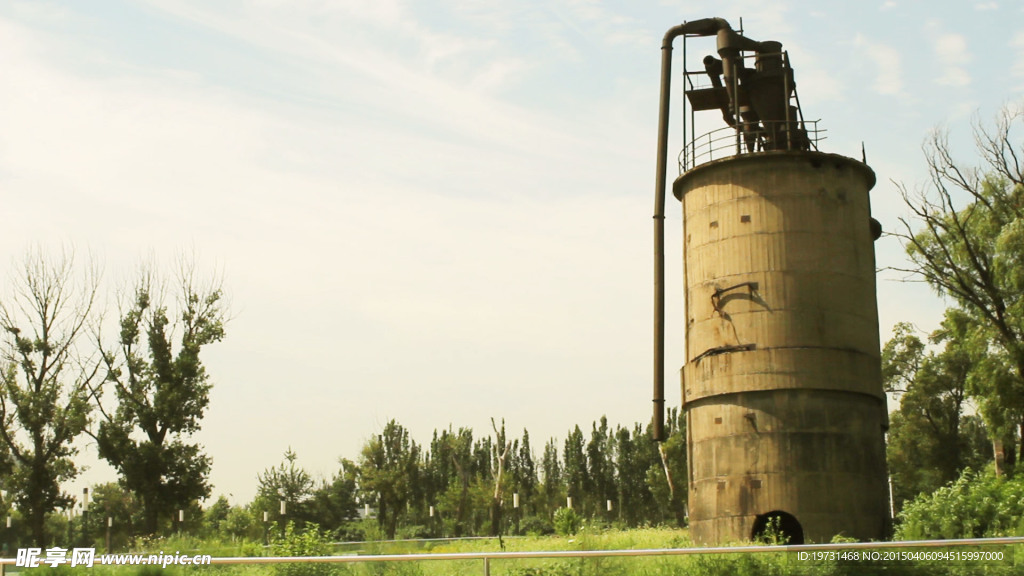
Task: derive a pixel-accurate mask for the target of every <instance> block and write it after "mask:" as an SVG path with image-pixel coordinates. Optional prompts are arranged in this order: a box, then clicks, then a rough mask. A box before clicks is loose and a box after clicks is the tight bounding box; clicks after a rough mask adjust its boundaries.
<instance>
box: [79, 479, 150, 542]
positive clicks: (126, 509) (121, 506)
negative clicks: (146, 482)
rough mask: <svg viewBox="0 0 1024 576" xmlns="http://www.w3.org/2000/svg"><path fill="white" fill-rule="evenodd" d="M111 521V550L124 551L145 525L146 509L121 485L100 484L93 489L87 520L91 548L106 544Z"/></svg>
mask: <svg viewBox="0 0 1024 576" xmlns="http://www.w3.org/2000/svg"><path fill="white" fill-rule="evenodd" d="M107 518H110V539H111V547H112V548H113V549H115V550H118V549H123V548H124V547H125V546H126V545H127V544H128V541H129V540H130V539H131V538H132V536H133V535H134V534H135V531H136V528H137V527H138V526H139V525H140V524H141V521H142V508H141V507H140V506H139V502H138V500H137V499H136V498H135V495H134V494H132V493H131V492H129V491H128V490H126V489H125V488H124V487H123V486H121V485H120V484H119V483H117V482H105V483H103V484H97V485H96V486H94V487H93V489H92V500H91V501H90V503H89V510H88V517H87V518H86V521H87V522H88V527H87V532H88V534H89V542H88V543H86V545H87V546H91V545H92V544H93V543H95V542H105V541H106V534H107Z"/></svg>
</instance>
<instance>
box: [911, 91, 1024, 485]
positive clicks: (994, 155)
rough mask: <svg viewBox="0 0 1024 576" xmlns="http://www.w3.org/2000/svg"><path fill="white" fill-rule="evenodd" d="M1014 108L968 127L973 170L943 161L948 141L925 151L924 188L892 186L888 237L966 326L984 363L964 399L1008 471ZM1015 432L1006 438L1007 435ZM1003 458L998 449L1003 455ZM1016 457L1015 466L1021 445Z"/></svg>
mask: <svg viewBox="0 0 1024 576" xmlns="http://www.w3.org/2000/svg"><path fill="white" fill-rule="evenodd" d="M1021 131H1024V108H1022V107H1011V106H1007V107H1005V108H1004V109H1003V110H1002V112H1001V113H1000V114H999V115H998V116H997V118H996V121H995V123H994V125H992V126H987V125H985V124H983V123H981V122H975V123H974V130H973V132H974V140H975V145H976V149H977V152H978V154H979V156H980V158H981V164H980V165H976V166H973V165H967V164H963V163H961V162H958V161H957V160H956V159H955V158H954V157H953V152H952V148H951V146H950V143H949V135H948V133H947V132H945V131H941V130H939V131H936V132H934V133H933V135H932V136H931V137H930V138H929V140H928V142H927V143H926V145H925V157H926V159H927V163H928V172H929V176H930V182H929V184H928V185H927V186H924V187H921V188H919V189H917V190H914V191H911V190H908V189H907V188H906V187H904V186H902V185H900V186H899V190H900V193H901V195H902V197H903V201H904V202H905V204H906V205H907V207H908V208H909V209H910V211H911V217H910V218H909V219H901V220H900V225H901V226H900V228H899V230H897V231H896V232H895V233H893V235H895V236H897V237H898V238H899V239H900V240H901V241H902V243H903V246H904V248H905V249H906V251H907V254H908V255H909V257H910V266H909V267H907V268H895V269H896V270H901V271H903V272H907V273H909V274H910V275H911V276H912V277H916V278H918V279H921V280H923V281H925V282H927V283H928V284H929V285H930V286H932V287H933V288H934V289H935V290H937V291H938V292H939V293H940V294H941V295H943V296H947V297H949V298H951V299H952V300H954V301H955V302H956V305H957V306H958V307H959V308H960V309H962V311H963V312H964V313H965V314H966V315H967V316H968V317H969V318H970V319H971V326H970V330H969V341H970V342H972V343H973V346H974V347H975V351H976V352H979V353H980V354H979V355H980V356H982V357H983V358H984V361H982V362H979V363H978V365H976V366H975V367H974V368H973V369H972V374H971V376H970V377H969V392H970V393H971V395H972V396H973V397H974V398H975V400H976V401H977V402H978V405H979V408H980V409H981V412H982V415H983V416H984V417H985V419H986V423H987V424H988V426H989V429H990V430H991V431H992V436H993V443H994V446H995V448H996V458H997V464H998V461H999V460H1000V459H1001V458H1005V462H1006V464H1007V465H1008V466H1012V465H1013V463H1014V461H1015V460H1016V456H1017V454H1018V452H1017V451H1015V450H1014V449H1013V448H1014V442H1016V440H1015V437H1016V436H1017V434H1015V432H1016V431H1019V432H1020V433H1021V435H1022V436H1024V165H1022V159H1024V140H1021V139H1020V135H1021ZM1015 429H1016V430H1015ZM1004 448H1005V449H1004ZM1019 455H1020V456H1021V457H1022V458H1024V443H1022V444H1021V445H1020V451H1019Z"/></svg>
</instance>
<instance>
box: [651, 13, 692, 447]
mask: <svg viewBox="0 0 1024 576" xmlns="http://www.w3.org/2000/svg"><path fill="white" fill-rule="evenodd" d="M698 22H700V21H698ZM693 24H696V22H694V23H691V25H690V26H689V28H693ZM687 28H688V26H687V24H686V23H683V24H680V25H678V26H673V27H672V28H669V29H668V31H667V32H665V38H664V39H663V40H662V41H661V90H660V97H659V102H658V167H657V174H656V178H655V186H654V417H653V420H652V422H651V435H652V436H653V437H654V439H655V440H656V441H658V442H662V441H664V440H665V184H666V175H665V170H666V167H667V164H668V111H669V94H670V92H671V86H672V41H673V40H675V39H676V37H677V36H681V35H683V34H685V33H686V32H687Z"/></svg>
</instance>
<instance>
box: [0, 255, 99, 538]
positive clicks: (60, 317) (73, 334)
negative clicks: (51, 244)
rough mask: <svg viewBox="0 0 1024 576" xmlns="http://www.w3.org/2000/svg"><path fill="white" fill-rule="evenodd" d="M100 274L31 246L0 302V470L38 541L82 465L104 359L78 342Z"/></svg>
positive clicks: (67, 497) (65, 504)
mask: <svg viewBox="0 0 1024 576" xmlns="http://www.w3.org/2000/svg"><path fill="white" fill-rule="evenodd" d="M96 276H97V275H96V274H95V273H87V274H86V275H85V276H84V277H83V278H81V279H79V278H76V272H75V267H74V259H73V257H71V256H69V255H67V254H64V255H62V256H61V257H59V258H57V259H55V260H53V261H50V260H49V259H48V258H47V256H45V255H44V254H43V252H42V251H36V252H32V253H30V254H29V255H28V256H27V257H26V258H25V260H24V262H23V267H22V270H21V271H20V272H19V273H18V274H16V275H15V276H13V277H12V283H13V290H12V291H11V293H10V295H9V296H8V298H6V299H5V300H4V301H3V302H2V303H0V327H2V329H3V338H4V340H3V343H2V350H0V357H2V359H3V366H2V367H0V369H2V374H0V376H2V382H0V472H8V473H9V476H8V477H7V479H6V481H5V482H4V484H5V488H7V489H8V490H10V491H11V492H13V493H14V494H15V497H14V499H15V502H16V503H17V506H18V508H19V509H20V510H21V511H22V512H23V513H24V514H25V516H26V520H27V522H28V529H29V531H30V533H31V538H32V543H33V544H34V545H35V546H45V545H47V544H48V537H47V536H48V535H47V531H46V517H47V514H49V513H50V512H53V511H55V510H58V509H63V508H67V507H69V506H71V505H72V504H73V502H74V500H73V498H72V497H71V496H70V495H68V494H66V493H65V492H64V491H63V490H62V489H61V484H62V483H63V482H66V481H68V480H71V479H73V478H75V477H76V476H77V475H78V472H79V468H78V467H77V466H76V465H75V462H74V460H73V458H74V456H75V455H76V454H77V453H78V450H77V448H75V447H74V445H73V442H74V441H75V439H76V438H78V437H79V435H80V434H82V433H83V432H84V431H85V430H86V426H87V424H88V419H89V413H90V410H91V405H90V402H89V398H90V386H91V384H92V381H93V379H94V378H95V377H96V374H97V367H98V363H97V362H95V361H94V359H93V358H91V357H90V356H89V354H87V353H84V352H83V351H82V349H81V347H80V345H81V344H82V340H83V338H84V337H85V336H86V334H85V332H86V330H87V328H88V323H89V321H90V319H91V317H92V313H93V306H94V303H95V301H96V292H97V288H96V286H97V277H96Z"/></svg>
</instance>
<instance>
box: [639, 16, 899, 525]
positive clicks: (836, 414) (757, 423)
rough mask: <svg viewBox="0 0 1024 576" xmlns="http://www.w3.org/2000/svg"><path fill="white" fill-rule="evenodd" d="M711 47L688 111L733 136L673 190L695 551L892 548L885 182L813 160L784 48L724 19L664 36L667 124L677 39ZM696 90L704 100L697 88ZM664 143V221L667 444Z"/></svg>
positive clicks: (703, 155) (837, 163)
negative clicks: (776, 538) (772, 539)
mask: <svg viewBox="0 0 1024 576" xmlns="http://www.w3.org/2000/svg"><path fill="white" fill-rule="evenodd" d="M711 35H714V36H717V40H718V56H719V57H720V58H716V57H714V56H708V57H706V58H705V59H704V70H702V71H700V72H699V73H692V72H686V73H685V78H686V81H687V85H686V88H687V89H686V90H685V92H686V97H687V98H686V99H687V102H688V106H689V108H690V109H691V110H692V111H701V110H718V111H720V112H721V114H722V116H723V118H724V119H725V121H726V123H727V124H728V126H727V127H725V128H723V129H722V130H720V131H717V132H712V133H710V134H707V135H703V136H700V137H699V138H692V139H690V141H689V142H688V145H687V147H686V148H685V149H684V150H683V153H682V155H681V157H680V174H681V175H680V176H679V178H678V179H677V180H676V181H675V183H674V185H673V192H674V194H675V196H676V198H678V199H679V200H680V201H681V203H682V207H683V226H684V230H683V237H684V240H683V244H684V245H683V252H684V277H685V282H684V283H685V291H686V294H685V301H686V314H685V318H686V328H685V330H686V354H685V357H686V363H685V365H684V366H683V368H682V371H681V376H682V396H683V412H684V415H685V418H686V426H687V435H688V437H687V444H688V460H689V478H688V487H689V510H690V527H691V534H692V537H693V539H694V541H696V542H698V543H702V544H718V543H726V542H735V541H744V540H752V539H756V538H757V537H758V536H759V534H761V533H763V532H764V531H765V530H767V529H768V528H769V527H771V526H774V528H775V529H776V530H779V531H781V532H783V533H784V534H785V535H786V536H788V537H789V538H790V541H791V542H792V543H802V542H805V541H807V542H822V541H828V540H830V539H831V538H832V537H833V536H836V535H840V534H841V535H844V536H848V537H853V538H856V539H860V540H869V539H881V538H883V537H884V536H885V535H886V530H887V526H888V524H889V508H888V490H887V484H886V471H885V446H884V432H885V429H886V428H887V412H886V402H885V394H884V392H883V390H882V382H881V370H880V354H879V339H878V310H877V301H876V295H875V258H874V247H873V241H874V239H875V238H877V236H878V234H879V233H880V227H879V225H878V223H877V222H876V221H874V220H873V219H872V218H871V213H870V204H869V198H868V191H869V190H870V189H871V187H872V186H873V185H874V183H875V176H874V172H872V170H871V169H870V168H869V167H868V166H867V165H866V164H864V163H863V162H860V161H857V160H854V159H851V158H846V157H843V156H838V155H835V154H826V153H823V152H819V151H817V140H818V137H817V133H818V132H817V126H816V123H810V122H805V121H804V120H803V118H802V115H801V112H800V108H799V101H798V99H797V97H796V91H795V83H794V80H793V72H792V69H790V67H789V63H788V58H787V57H786V54H785V53H784V52H783V51H782V46H781V44H779V43H778V42H757V41H754V40H751V39H750V38H747V37H744V36H741V35H740V34H738V33H737V32H735V31H734V30H733V29H732V28H730V27H729V24H728V23H726V22H725V21H724V20H721V19H717V18H714V19H705V20H698V21H694V22H690V23H687V24H683V25H681V26H677V27H675V28H673V29H672V30H670V31H669V33H668V34H666V36H665V45H664V46H663V54H664V55H665V56H664V58H665V59H664V60H663V73H664V74H665V76H663V93H662V122H663V124H666V123H667V120H666V118H667V109H668V104H667V101H668V100H667V96H668V87H667V75H668V73H669V72H670V67H671V65H670V61H671V60H670V58H671V57H670V53H671V45H672V39H673V38H674V37H676V36H684V38H685V37H688V36H711ZM747 61H750V62H752V65H751V66H749V67H748V66H747V65H746V63H747ZM698 75H699V76H701V77H703V78H704V79H706V83H707V85H706V86H705V87H702V88H695V87H694V83H693V80H692V79H691V78H695V77H697V76H698ZM687 113H689V111H687ZM687 113H684V116H685V115H686V114H687ZM665 132H666V130H665V129H663V131H662V134H661V135H660V136H661V138H660V142H659V198H658V200H656V204H657V205H656V218H655V238H656V251H655V252H656V258H655V261H656V272H655V274H656V290H655V292H656V298H655V300H656V313H655V319H656V322H655V325H656V329H655V338H656V342H657V345H656V355H655V405H656V411H655V412H656V417H655V426H654V427H655V434H656V435H659V436H660V435H661V434H662V432H661V426H660V418H661V416H660V412H661V411H662V409H663V404H664V396H663V395H662V394H661V390H663V384H662V382H663V381H662V382H659V379H661V378H663V368H662V366H663V363H664V361H663V357H662V356H661V351H662V350H663V344H662V343H661V342H663V340H662V338H663V334H664V325H663V323H662V322H661V321H660V318H659V312H660V314H661V316H663V314H664V312H663V307H664V300H663V295H660V294H659V293H663V288H662V287H661V286H662V285H663V283H662V280H661V278H660V276H659V275H660V274H663V264H661V263H660V262H659V259H661V260H662V261H663V258H664V256H663V255H664V252H663V249H662V248H661V246H660V245H658V241H659V237H663V228H662V226H663V215H664V213H663V209H664V200H663V197H664V192H665V191H664V169H665V166H664V158H663V155H664V152H663V151H662V147H663V146H664V145H665V142H664V139H665ZM684 132H685V128H684ZM658 308H661V310H660V311H659V310H658Z"/></svg>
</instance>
